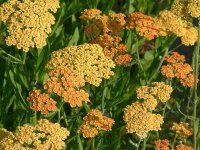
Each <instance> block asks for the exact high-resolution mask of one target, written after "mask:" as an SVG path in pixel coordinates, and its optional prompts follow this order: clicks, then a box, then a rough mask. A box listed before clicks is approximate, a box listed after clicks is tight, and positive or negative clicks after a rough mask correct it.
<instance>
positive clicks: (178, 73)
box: [161, 52, 194, 87]
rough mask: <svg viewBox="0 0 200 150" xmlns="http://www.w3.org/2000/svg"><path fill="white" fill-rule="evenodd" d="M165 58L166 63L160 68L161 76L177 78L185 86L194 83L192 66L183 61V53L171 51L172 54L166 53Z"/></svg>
mask: <svg viewBox="0 0 200 150" xmlns="http://www.w3.org/2000/svg"><path fill="white" fill-rule="evenodd" d="M165 60H166V62H167V63H168V64H167V65H163V66H162V68H161V73H162V75H163V76H166V77H167V78H177V79H179V80H180V82H181V84H182V85H183V86H186V87H192V86H193V85H194V76H193V74H192V67H191V66H190V65H189V64H188V63H185V57H184V55H180V54H179V53H178V52H173V53H172V55H167V56H166V58H165Z"/></svg>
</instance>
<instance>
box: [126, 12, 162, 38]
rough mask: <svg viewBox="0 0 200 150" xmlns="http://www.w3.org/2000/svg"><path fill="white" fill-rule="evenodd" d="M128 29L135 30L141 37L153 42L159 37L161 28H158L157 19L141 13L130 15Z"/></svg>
mask: <svg viewBox="0 0 200 150" xmlns="http://www.w3.org/2000/svg"><path fill="white" fill-rule="evenodd" d="M126 28H127V29H133V28H135V29H136V31H137V32H138V34H139V35H141V36H144V37H145V38H147V39H148V40H152V39H154V38H155V37H156V36H158V35H159V26H157V24H156V21H155V19H154V18H153V17H151V16H147V15H144V14H143V13H140V12H133V13H131V14H130V16H129V17H128V20H127V25H126Z"/></svg>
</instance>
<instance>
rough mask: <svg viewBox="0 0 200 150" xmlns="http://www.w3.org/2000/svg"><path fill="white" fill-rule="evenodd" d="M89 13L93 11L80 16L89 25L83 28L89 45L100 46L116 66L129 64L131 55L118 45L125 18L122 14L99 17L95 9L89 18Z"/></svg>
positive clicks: (123, 46)
mask: <svg viewBox="0 0 200 150" xmlns="http://www.w3.org/2000/svg"><path fill="white" fill-rule="evenodd" d="M91 11H92V12H93V11H94V9H88V10H85V11H84V12H83V13H82V15H81V16H80V18H81V19H82V20H85V21H86V20H89V21H90V23H89V24H88V25H86V26H85V34H86V36H87V37H88V39H89V41H90V43H93V44H99V45H100V46H102V47H103V49H104V54H105V56H107V57H108V58H110V59H113V60H115V62H116V63H117V64H119V65H128V64H130V62H131V60H132V58H131V55H130V54H129V53H128V49H127V47H126V45H125V44H120V43H121V41H122V39H121V37H120V35H121V34H122V31H123V30H124V28H125V27H124V26H125V24H126V21H125V17H126V16H125V15H124V14H122V13H110V14H108V15H100V13H97V12H99V11H98V10H96V9H95V12H96V13H94V12H93V13H94V14H95V15H93V13H91V15H92V16H93V17H90V15H89V13H90V12H91ZM86 14H87V15H86ZM86 16H87V17H86ZM86 18H88V19H86Z"/></svg>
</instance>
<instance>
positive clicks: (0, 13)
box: [0, 0, 59, 52]
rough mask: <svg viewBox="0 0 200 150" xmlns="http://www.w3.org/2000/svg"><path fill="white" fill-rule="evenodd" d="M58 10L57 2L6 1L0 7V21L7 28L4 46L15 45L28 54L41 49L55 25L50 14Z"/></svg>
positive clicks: (45, 0)
mask: <svg viewBox="0 0 200 150" xmlns="http://www.w3.org/2000/svg"><path fill="white" fill-rule="evenodd" d="M58 8H59V0H34V1H32V0H23V1H18V0H8V1H7V2H5V3H3V4H2V5H1V6H0V21H3V22H4V23H5V24H6V26H7V31H8V34H9V35H8V36H7V37H6V44H7V45H8V46H11V45H16V46H17V48H18V49H22V50H23V51H25V52H28V51H29V49H30V48H34V47H36V48H42V47H44V46H45V45H46V38H47V37H48V34H49V33H50V32H51V25H53V24H54V23H55V18H54V16H53V14H52V13H55V12H56V11H57V9H58Z"/></svg>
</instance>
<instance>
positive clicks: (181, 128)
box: [171, 122, 193, 137]
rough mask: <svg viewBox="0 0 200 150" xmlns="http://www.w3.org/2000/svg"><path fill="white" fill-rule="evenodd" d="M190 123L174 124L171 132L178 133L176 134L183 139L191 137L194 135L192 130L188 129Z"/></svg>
mask: <svg viewBox="0 0 200 150" xmlns="http://www.w3.org/2000/svg"><path fill="white" fill-rule="evenodd" d="M188 126H189V124H188V123H184V122H180V123H179V124H178V123H175V122H174V123H173V126H172V127H171V130H174V131H176V134H177V135H178V136H181V137H189V136H191V135H192V134H193V130H192V128H189V127H188Z"/></svg>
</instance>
